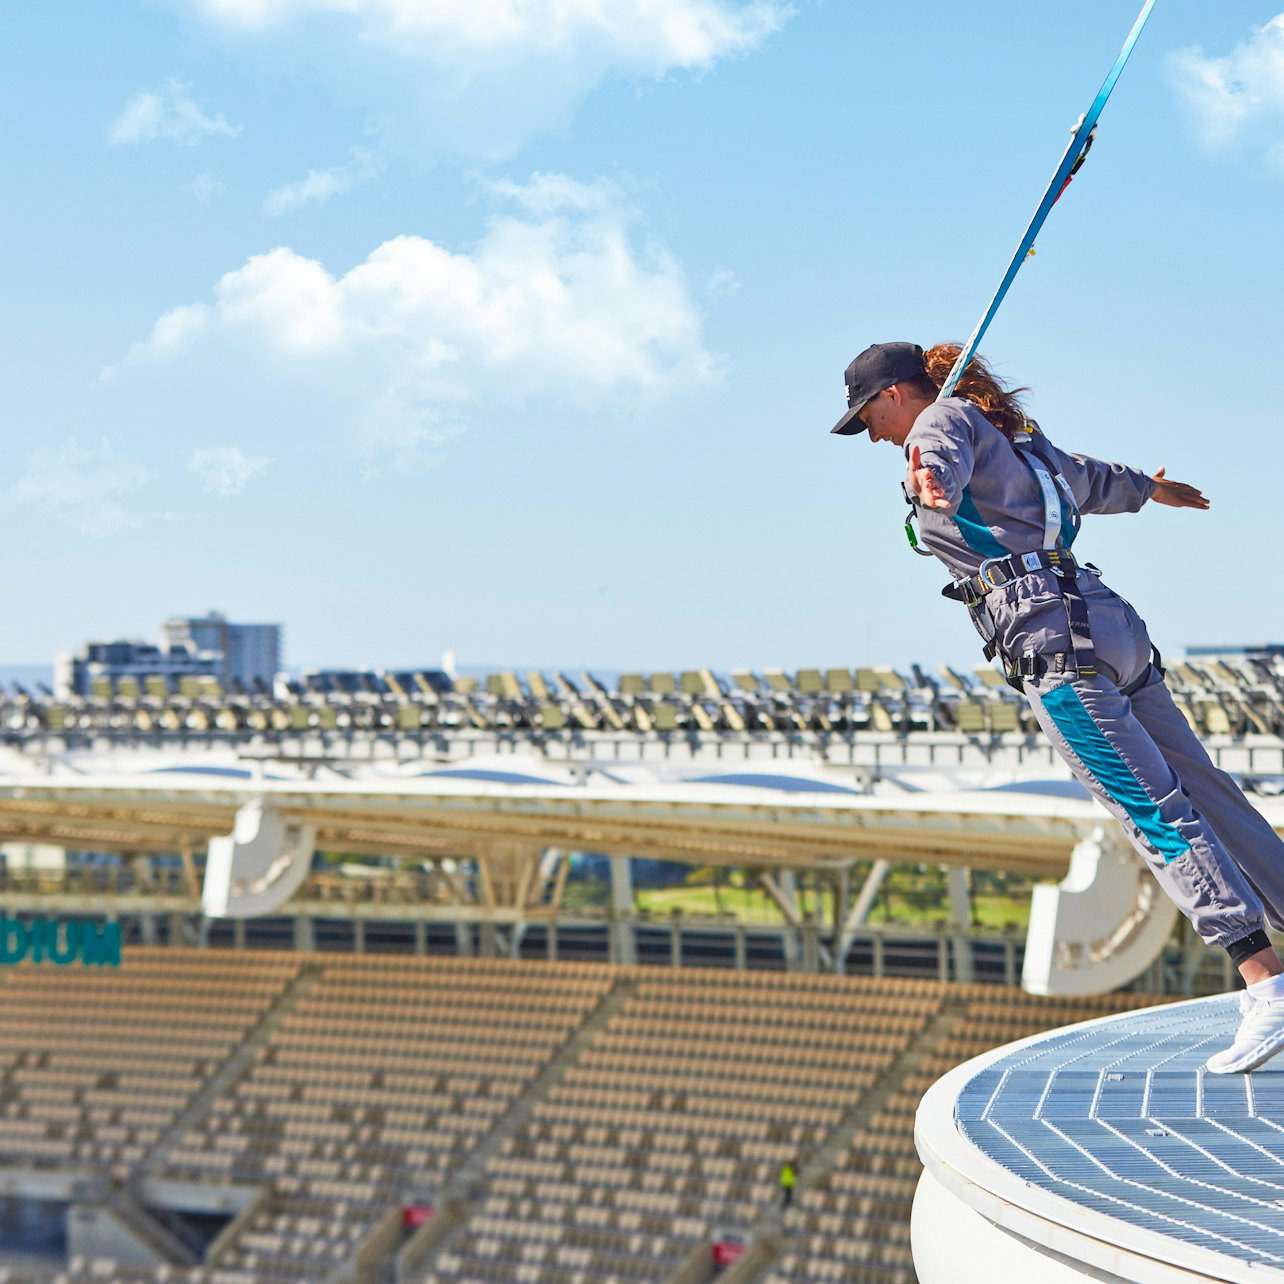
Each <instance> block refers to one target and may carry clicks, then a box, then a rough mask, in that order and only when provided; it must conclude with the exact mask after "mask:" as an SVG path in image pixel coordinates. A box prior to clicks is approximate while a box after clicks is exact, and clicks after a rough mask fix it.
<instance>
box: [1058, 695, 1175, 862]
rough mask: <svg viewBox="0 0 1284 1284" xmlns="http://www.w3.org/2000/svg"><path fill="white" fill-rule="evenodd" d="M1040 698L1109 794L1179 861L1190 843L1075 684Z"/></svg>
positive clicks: (1154, 843) (1157, 844)
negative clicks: (1163, 813)
mask: <svg viewBox="0 0 1284 1284" xmlns="http://www.w3.org/2000/svg"><path fill="white" fill-rule="evenodd" d="M1039 699H1040V701H1042V703H1043V707H1044V708H1045V709H1046V710H1047V711H1048V715H1049V716H1050V717H1051V719H1052V721H1053V722H1054V723H1055V724H1056V726H1057V730H1058V731H1060V732H1061V734H1062V735H1063V736H1064V737H1065V741H1066V743H1067V744H1068V745H1069V746H1070V748H1071V749H1073V750H1074V751H1075V753H1076V754H1078V755H1079V758H1080V761H1082V763H1083V765H1084V766H1085V767H1087V769H1088V770H1089V771H1091V772H1092V774H1093V775H1094V776H1096V778H1097V779H1098V780H1099V781H1100V782H1101V787H1102V788H1103V789H1104V790H1105V791H1106V793H1108V794H1109V795H1110V797H1111V798H1112V799H1114V801H1115V802H1117V803H1118V804H1119V806H1121V807H1122V808H1123V809H1124V811H1126V812H1127V813H1128V817H1129V819H1130V820H1131V821H1132V823H1133V824H1134V825H1136V826H1137V828H1138V829H1139V830H1140V831H1141V833H1143V834H1144V835H1145V836H1146V838H1147V839H1148V840H1149V842H1150V845H1151V846H1152V847H1153V848H1154V849H1155V850H1156V851H1157V852H1159V854H1160V855H1161V856H1163V858H1164V861H1165V862H1168V861H1172V860H1176V859H1177V857H1178V856H1182V855H1184V854H1185V853H1186V852H1188V851H1189V850H1190V844H1189V843H1188V842H1187V841H1186V840H1185V839H1184V838H1183V837H1182V836H1181V834H1180V833H1178V831H1177V830H1176V829H1174V828H1173V827H1172V826H1171V825H1170V824H1168V823H1167V822H1166V821H1165V820H1164V819H1163V817H1162V816H1161V815H1160V814H1159V806H1158V804H1157V803H1156V802H1155V801H1154V799H1153V798H1151V797H1150V795H1149V794H1148V793H1147V792H1146V790H1145V789H1144V788H1143V787H1142V784H1141V782H1140V781H1139V780H1138V779H1137V777H1136V776H1135V775H1134V774H1133V772H1132V770H1131V768H1130V767H1129V766H1128V764H1127V763H1126V762H1124V760H1123V759H1122V758H1121V757H1120V756H1119V754H1118V753H1117V752H1116V750H1115V748H1114V746H1113V745H1112V744H1111V743H1110V741H1109V740H1107V739H1106V737H1105V735H1104V734H1102V731H1101V728H1100V727H1098V726H1097V724H1096V723H1095V722H1094V721H1093V720H1092V715H1091V714H1090V713H1089V712H1088V710H1087V709H1085V708H1084V706H1083V701H1082V700H1080V699H1079V693H1078V692H1077V691H1076V690H1075V689H1074V687H1073V686H1071V685H1070V684H1069V683H1066V684H1065V685H1064V686H1060V687H1055V688H1053V689H1052V690H1051V691H1041V692H1040V693H1039Z"/></svg>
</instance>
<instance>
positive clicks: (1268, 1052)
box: [1204, 1030, 1284, 1074]
mask: <svg viewBox="0 0 1284 1284" xmlns="http://www.w3.org/2000/svg"><path fill="white" fill-rule="evenodd" d="M1281 1048H1284V1030H1281V1031H1279V1033H1278V1034H1276V1035H1275V1037H1274V1038H1273V1039H1271V1040H1270V1041H1269V1042H1268V1043H1259V1044H1258V1045H1257V1047H1255V1048H1254V1049H1253V1050H1252V1052H1246V1053H1245V1054H1244V1055H1243V1056H1242V1057H1240V1058H1239V1060H1238V1061H1232V1062H1231V1063H1230V1065H1226V1066H1210V1065H1209V1064H1208V1063H1207V1062H1205V1063H1204V1069H1205V1070H1207V1071H1208V1073H1209V1074H1243V1073H1244V1072H1245V1071H1246V1070H1256V1069H1257V1067H1258V1066H1260V1065H1262V1064H1263V1063H1264V1062H1266V1061H1269V1060H1270V1059H1271V1058H1272V1057H1273V1056H1274V1055H1275V1054H1276V1053H1277V1052H1278V1051H1279V1050H1280V1049H1281Z"/></svg>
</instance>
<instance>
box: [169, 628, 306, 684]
mask: <svg viewBox="0 0 1284 1284" xmlns="http://www.w3.org/2000/svg"><path fill="white" fill-rule="evenodd" d="M161 636H162V638H163V639H164V642H165V645H166V646H167V647H168V648H170V649H171V650H177V649H179V648H182V647H187V648H188V649H190V650H195V651H197V652H207V651H208V652H214V653H216V654H218V655H220V656H221V657H222V667H221V668H220V669H218V670H217V676H218V678H219V680H220V681H221V682H222V683H223V684H224V685H225V686H227V685H230V684H231V683H232V682H234V681H235V682H239V683H240V684H241V685H242V686H243V687H245V688H246V689H247V690H248V689H250V688H251V687H253V685H254V683H255V682H256V681H258V682H262V683H263V684H264V685H266V686H268V687H270V686H271V685H272V680H273V678H275V677H276V675H277V673H279V672H280V670H281V626H280V625H279V624H233V623H231V622H230V621H229V620H228V618H227V616H225V615H222V614H220V613H219V612H218V611H210V612H209V613H208V614H207V615H200V616H191V617H178V616H175V617H174V618H172V619H168V620H166V621H165V623H164V624H162V625H161Z"/></svg>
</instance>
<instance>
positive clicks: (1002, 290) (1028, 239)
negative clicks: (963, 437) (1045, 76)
mask: <svg viewBox="0 0 1284 1284" xmlns="http://www.w3.org/2000/svg"><path fill="white" fill-rule="evenodd" d="M1154 7H1155V0H1146V3H1145V5H1143V7H1142V10H1141V13H1140V14H1139V15H1138V16H1137V21H1136V22H1134V23H1133V25H1132V30H1131V31H1130V32H1129V33H1128V39H1127V40H1125V41H1124V47H1123V49H1122V50H1121V51H1120V54H1119V57H1118V58H1117V59H1116V60H1115V65H1114V66H1113V67H1111V68H1110V74H1109V75H1108V76H1107V77H1106V79H1105V81H1104V83H1103V84H1102V86H1101V88H1100V90H1098V92H1097V97H1096V99H1095V100H1094V101H1093V104H1092V106H1091V107H1089V108H1088V113H1087V115H1086V116H1084V118H1083V120H1082V121H1081V122H1080V123H1079V128H1078V129H1076V130H1075V133H1074V137H1073V138H1072V139H1071V140H1070V146H1069V147H1067V148H1066V152H1065V155H1064V156H1063V157H1062V158H1061V164H1059V165H1058V166H1057V172H1056V173H1055V174H1053V176H1052V181H1051V182H1050V183H1049V184H1048V190H1047V191H1046V192H1044V194H1043V200H1041V201H1040V202H1039V208H1038V209H1037V210H1035V211H1034V217H1033V218H1032V219H1031V220H1030V226H1029V227H1027V228H1026V230H1025V235H1024V236H1023V237H1022V238H1021V244H1020V245H1019V246H1018V247H1017V252H1016V253H1015V254H1014V255H1013V256H1012V262H1011V263H1010V264H1008V270H1007V273H1006V275H1005V276H1004V278H1003V280H1002V282H1001V283H1000V284H999V288H998V290H997V291H996V292H995V295H994V298H992V299H991V300H990V306H989V307H988V308H986V310H985V315H984V316H983V317H982V318H981V319H980V321H978V322H977V326H976V329H975V330H973V331H972V337H971V338H970V339H968V341H967V342H966V343H965V344H964V345H963V351H962V352H960V353H959V356H958V360H957V361H956V362H955V363H954V367H953V369H951V371H950V373H949V377H948V378H947V379H946V380H945V382H944V383H943V384H942V385H941V392H940V397H948V396H949V395H950V394H951V393H952V392H953V391H954V385H955V384H956V383H958V381H959V376H960V375H961V374H962V373H963V371H964V370H966V369H967V363H968V362H969V361H971V360H972V354H973V353H974V352H975V351H976V346H977V344H979V343H980V342H981V338H982V336H983V335H984V334H985V332H986V330H987V329H989V325H990V322H991V321H993V320H994V314H995V313H996V312H997V311H998V310H999V304H1000V303H1002V302H1003V296H1004V295H1005V294H1007V292H1008V288H1009V286H1011V284H1012V282H1013V281H1015V280H1016V274H1017V273H1018V272H1019V271H1020V270H1021V264H1022V263H1024V262H1025V259H1026V255H1027V254H1029V252H1030V248H1031V246H1033V245H1034V241H1035V238H1036V237H1037V236H1038V235H1039V229H1040V228H1041V227H1042V226H1043V222H1044V220H1045V219H1046V218H1047V217H1048V213H1049V211H1050V210H1051V209H1052V207H1053V206H1054V205H1055V204H1056V203H1057V197H1059V196H1060V195H1061V190H1062V188H1063V187H1064V186H1065V181H1066V179H1067V178H1068V177H1069V176H1070V171H1071V170H1072V169H1073V168H1074V165H1075V162H1076V161H1077V160H1078V159H1079V157H1080V155H1082V153H1083V149H1084V147H1085V146H1087V144H1088V138H1089V135H1090V134H1091V133H1092V131H1093V128H1094V127H1095V125H1096V123H1097V120H1098V118H1099V117H1100V115H1101V112H1102V109H1103V108H1104V107H1105V105H1106V100H1107V99H1108V98H1109V97H1110V94H1111V91H1112V90H1113V89H1114V87H1115V82H1116V81H1117V80H1118V79H1119V77H1120V75H1121V74H1122V73H1123V69H1124V67H1125V66H1126V65H1127V62H1128V59H1129V57H1130V56H1131V54H1132V49H1133V46H1134V45H1135V44H1136V43H1137V39H1138V37H1139V36H1140V35H1141V29H1142V28H1143V27H1144V26H1145V25H1146V19H1147V18H1149V17H1150V11H1151V10H1152V9H1153V8H1154ZM939 399H940V398H939V397H938V400H939Z"/></svg>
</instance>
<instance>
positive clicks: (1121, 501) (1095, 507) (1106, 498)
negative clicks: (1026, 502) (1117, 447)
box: [1039, 433, 1155, 513]
mask: <svg viewBox="0 0 1284 1284" xmlns="http://www.w3.org/2000/svg"><path fill="white" fill-rule="evenodd" d="M1039 445H1040V446H1041V447H1042V448H1043V449H1045V450H1047V452H1048V453H1049V454H1050V455H1051V456H1052V458H1053V459H1054V460H1055V461H1056V462H1057V464H1058V466H1059V467H1060V469H1061V475H1062V476H1063V477H1064V478H1065V479H1066V482H1067V483H1068V485H1069V487H1070V489H1071V491H1072V492H1073V493H1074V498H1075V503H1076V504H1078V505H1079V510H1080V512H1084V513H1135V512H1136V511H1137V510H1138V509H1139V508H1140V507H1141V506H1142V505H1143V504H1144V503H1145V502H1146V500H1148V499H1149V498H1150V497H1151V495H1153V494H1154V493H1155V483H1154V482H1153V481H1152V480H1151V479H1150V478H1149V477H1147V476H1146V474H1145V473H1143V472H1142V471H1141V470H1140V469H1139V468H1129V467H1127V466H1126V465H1125V464H1108V463H1105V462H1103V461H1102V460H1100V459H1093V458H1092V457H1091V456H1090V455H1072V454H1067V453H1066V452H1065V451H1064V450H1058V449H1057V447H1056V446H1054V445H1053V444H1052V443H1051V442H1050V441H1049V440H1048V439H1047V438H1046V437H1045V436H1043V434H1042V433H1040V434H1039Z"/></svg>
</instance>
